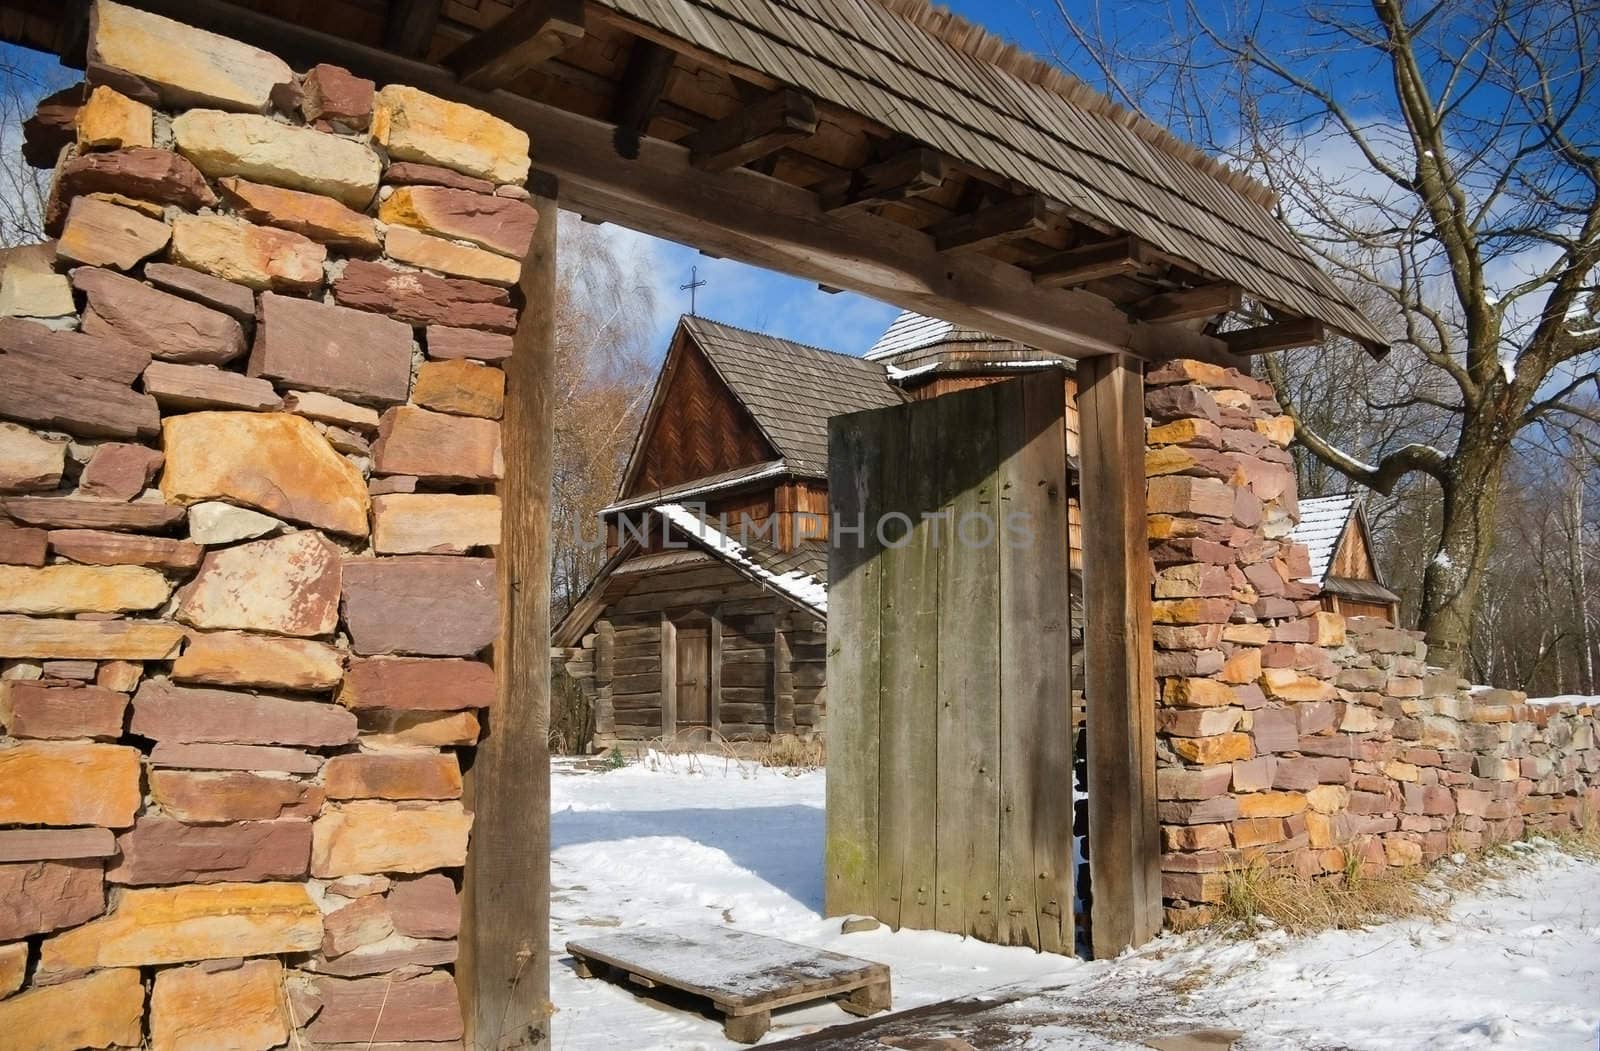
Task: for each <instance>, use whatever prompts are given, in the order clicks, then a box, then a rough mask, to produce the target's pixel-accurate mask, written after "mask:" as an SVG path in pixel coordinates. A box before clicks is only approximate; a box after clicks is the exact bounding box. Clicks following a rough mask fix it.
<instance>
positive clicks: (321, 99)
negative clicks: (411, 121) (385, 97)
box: [300, 63, 375, 132]
mask: <svg viewBox="0 0 1600 1051" xmlns="http://www.w3.org/2000/svg"><path fill="white" fill-rule="evenodd" d="M374 86H375V85H374V84H373V83H372V81H370V80H366V79H364V78H362V77H358V76H356V75H355V74H353V73H351V72H350V71H349V70H348V69H345V68H344V67H343V66H330V65H328V64H327V63H322V64H319V65H315V66H312V67H311V69H310V70H309V71H308V72H307V73H306V77H305V80H304V82H303V83H302V84H301V86H300V90H301V97H300V112H301V113H302V114H304V115H305V118H306V123H307V124H315V123H317V122H318V121H326V122H328V123H329V124H330V125H332V126H333V127H334V128H335V129H336V130H339V131H345V132H355V131H365V130H366V129H367V125H368V124H370V123H371V121H372V95H373V88H374Z"/></svg>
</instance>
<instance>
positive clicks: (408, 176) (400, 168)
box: [46, 158, 494, 193]
mask: <svg viewBox="0 0 1600 1051" xmlns="http://www.w3.org/2000/svg"><path fill="white" fill-rule="evenodd" d="M51 163H54V158H52V160H51ZM46 167H48V165H46ZM383 181H384V182H386V183H388V184H390V185H391V186H450V187H454V188H455V189H457V190H471V191H472V192H473V193H493V192H494V183H492V182H490V181H489V180H488V179H477V178H474V177H473V176H471V175H463V174H462V173H461V172H458V171H451V170H450V169H449V168H440V167H438V166H437V165H433V164H422V163H421V162H418V161H396V162H394V163H393V164H391V165H389V167H387V168H385V169H384V170H383Z"/></svg>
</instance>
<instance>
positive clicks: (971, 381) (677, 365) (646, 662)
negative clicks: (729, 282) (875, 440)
mask: <svg viewBox="0 0 1600 1051" xmlns="http://www.w3.org/2000/svg"><path fill="white" fill-rule="evenodd" d="M1038 369H1053V370H1058V371H1060V373H1061V375H1062V381H1063V382H1064V383H1065V384H1067V393H1068V412H1067V444H1068V452H1069V456H1070V457H1073V458H1075V457H1076V452H1077V410H1076V404H1075V397H1074V394H1075V385H1074V381H1073V376H1072V372H1071V362H1069V361H1064V360H1063V359H1061V358H1059V357H1055V356H1053V355H1049V354H1044V353H1041V352H1039V351H1035V350H1031V349H1029V348H1027V347H1023V346H1021V345H1019V344H1015V343H1011V342H1007V341H1003V340H996V339H994V338H993V337H990V336H987V335H984V334H982V333H979V332H974V331H971V330H967V329H962V328H960V327H958V326H953V325H951V324H949V323H948V322H943V321H937V320H934V319H932V318H927V317H922V316H921V315H918V314H914V313H910V312H907V313H904V314H902V315H900V317H899V318H897V319H896V320H895V322H894V323H893V324H892V325H891V326H890V327H889V329H888V330H887V331H886V332H885V333H884V334H883V336H882V337H881V338H880V339H879V340H878V341H877V342H876V343H875V344H874V345H873V346H872V347H871V348H870V349H869V350H868V351H867V353H866V354H865V355H863V356H859V357H858V356H854V355H849V354H840V353H835V352H833V351H828V350H822V349H819V348H817V347H811V346H805V345H803V344H800V343H794V342H790V341H788V340H783V339H778V338H776V337H774V336H768V335H763V334H761V333H757V332H749V331H745V330H743V329H738V328H734V327H732V326H729V325H723V324H719V323H717V322H714V321H710V320H707V319H705V318H701V317H694V316H686V317H684V318H682V319H681V320H680V322H679V324H678V327H677V329H676V331H675V332H674V333H673V336H672V340H671V343H670V345H669V346H668V349H667V353H666V356H665V359H664V360H663V362H662V365H661V371H660V373H659V375H658V376H657V378H656V383H655V387H654V390H653V392H652V394H651V398H650V402H649V405H648V407H647V409H646V411H645V413H644V417H643V420H642V423H641V425H640V428H639V433H638V436H637V438H636V439H635V441H634V445H633V449H632V452H631V454H630V456H629V459H628V464H627V467H626V469H625V470H624V472H623V477H622V482H621V485H620V489H619V492H618V494H617V498H616V500H615V501H614V502H613V503H612V504H611V505H610V506H609V507H607V508H605V510H604V511H603V512H602V517H603V518H604V520H605V527H606V536H607V544H608V555H609V557H608V559H607V561H606V563H605V564H604V566H603V567H602V568H601V570H600V571H599V573H598V574H597V575H596V577H595V579H594V580H593V581H592V582H591V583H590V585H589V586H588V588H587V589H586V590H585V592H584V593H583V595H582V596H581V597H580V598H579V599H578V601H577V602H576V603H574V605H573V607H572V609H571V611H570V612H569V613H568V614H567V615H566V617H564V618H563V619H562V621H561V623H560V624H558V625H557V627H556V630H555V633H554V637H553V640H552V642H553V646H554V647H555V650H554V657H555V662H556V664H557V666H558V667H559V668H560V669H562V670H563V671H564V672H565V674H566V675H567V676H569V677H570V678H571V679H572V680H573V681H574V683H575V684H576V686H577V688H578V689H579V691H580V693H581V694H582V696H583V697H584V698H585V699H586V700H588V702H589V703H590V704H591V705H592V709H593V712H594V724H595V736H594V745H595V747H596V748H604V747H608V746H610V745H613V744H616V743H619V742H630V741H631V742H642V741H649V740H653V739H656V738H676V739H679V740H685V741H689V742H694V741H697V740H727V741H736V742H737V741H764V740H768V739H771V738H774V737H780V736H783V735H795V736H798V737H802V738H804V737H810V736H812V735H815V734H819V733H820V732H821V730H822V726H823V712H824V709H825V705H826V696H827V684H826V681H825V675H826V667H827V654H826V641H827V630H826V617H827V573H828V549H827V542H828V492H827V477H828V419H829V417H831V416H837V415H841V414H844V413H850V412H858V411H861V410H864V409H874V408H881V407H885V406H890V405H896V404H900V403H902V402H904V401H908V400H917V399H924V398H933V397H938V396H940V395H942V394H947V393H950V392H952V391H957V390H964V389H967V388H970V387H974V386H981V385H983V384H987V383H994V382H999V381H1003V380H1006V379H1010V378H1014V377H1015V376H1017V375H1018V374H1019V372H1022V371H1030V370H1038ZM1069 513H1070V514H1071V521H1070V523H1069V530H1070V535H1071V546H1072V565H1073V568H1074V570H1077V569H1078V568H1079V560H1078V556H1079V547H1080V545H1079V543H1078V536H1079V533H1078V523H1077V518H1076V499H1075V497H1074V498H1072V499H1071V501H1070V502H1069ZM1078 636H1079V633H1078V631H1077V630H1076V629H1075V630H1074V638H1075V639H1076V638H1077V637H1078Z"/></svg>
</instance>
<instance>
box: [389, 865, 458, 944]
mask: <svg viewBox="0 0 1600 1051" xmlns="http://www.w3.org/2000/svg"><path fill="white" fill-rule="evenodd" d="M388 903H389V916H390V918H391V919H392V920H393V922H394V929H395V933H397V934H404V935H407V936H408V937H412V938H454V937H455V936H456V935H457V934H458V933H460V931H461V902H460V900H459V899H458V898H457V896H456V885H455V883H453V882H452V881H451V879H450V877H449V876H446V875H444V874H443V873H439V872H431V873H429V874H428V875H426V876H417V877H415V878H412V879H398V880H396V881H395V884H394V886H393V887H392V888H390V890H389V895H388Z"/></svg>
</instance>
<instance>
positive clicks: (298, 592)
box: [177, 530, 341, 636]
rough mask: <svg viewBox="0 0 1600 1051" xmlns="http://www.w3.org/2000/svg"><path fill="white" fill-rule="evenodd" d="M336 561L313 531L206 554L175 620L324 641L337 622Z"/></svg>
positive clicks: (338, 564) (322, 538) (181, 598)
mask: <svg viewBox="0 0 1600 1051" xmlns="http://www.w3.org/2000/svg"><path fill="white" fill-rule="evenodd" d="M340 556H341V552H340V550H339V548H338V547H336V546H335V545H334V544H333V543H332V542H330V541H329V540H328V539H327V538H326V537H325V536H323V535H322V534H321V533H318V532H315V531H313V530H302V531H300V532H296V533H288V534H285V535H284V536H279V537H273V538H271V539H268V540H256V541H252V542H250V543H248V544H239V545H237V546H234V547H227V548H219V549H218V550H215V551H211V552H208V553H207V554H206V557H205V561H204V562H203V563H202V564H201V566H200V572H199V574H198V575H197V576H196V577H195V578H194V580H193V581H191V582H190V583H189V584H188V585H187V586H186V587H184V589H183V590H182V591H181V592H180V594H179V605H178V611H177V617H178V619H179V620H181V621H183V622H184V623H185V624H191V625H193V626H194V627H197V628H206V629H230V628H231V629H238V630H244V631H268V632H272V633H274V634H279V635H296V636H310V635H325V634H327V633H329V632H331V631H333V630H334V628H335V627H336V626H337V625H338V620H339V610H338V601H339V582H340V572H341V557H340Z"/></svg>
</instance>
